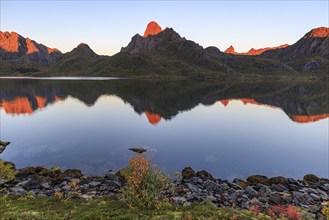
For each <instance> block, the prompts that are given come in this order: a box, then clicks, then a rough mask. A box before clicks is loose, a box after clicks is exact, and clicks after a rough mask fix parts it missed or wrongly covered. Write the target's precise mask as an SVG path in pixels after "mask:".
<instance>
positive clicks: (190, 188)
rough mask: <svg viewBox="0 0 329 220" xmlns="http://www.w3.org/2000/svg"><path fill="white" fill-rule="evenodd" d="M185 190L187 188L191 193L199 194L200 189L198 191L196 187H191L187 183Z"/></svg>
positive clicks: (191, 185)
mask: <svg viewBox="0 0 329 220" xmlns="http://www.w3.org/2000/svg"><path fill="white" fill-rule="evenodd" d="M186 185H187V188H189V190H191V192H192V193H197V194H198V193H200V192H201V189H199V188H198V187H197V186H196V185H193V184H191V183H187V184H186Z"/></svg>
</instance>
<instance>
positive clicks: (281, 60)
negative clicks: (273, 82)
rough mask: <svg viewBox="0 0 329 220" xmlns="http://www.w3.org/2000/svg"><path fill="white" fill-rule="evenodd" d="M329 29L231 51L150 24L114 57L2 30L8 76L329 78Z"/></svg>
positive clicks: (0, 50)
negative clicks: (47, 43)
mask: <svg viewBox="0 0 329 220" xmlns="http://www.w3.org/2000/svg"><path fill="white" fill-rule="evenodd" d="M328 39H329V28H327V27H319V28H315V29H312V30H311V31H309V32H308V33H306V34H305V35H304V36H303V37H302V38H301V39H300V40H298V41H297V42H296V43H294V44H292V45H287V44H283V45H281V46H278V47H267V48H260V49H253V48H252V49H250V50H249V51H248V52H246V53H238V52H235V50H234V48H233V47H232V46H231V47H229V48H228V49H227V50H226V51H225V52H222V51H220V50H219V49H218V48H216V47H207V48H203V47H202V46H200V45H199V44H197V43H195V42H193V41H191V40H187V39H185V38H184V37H181V36H180V35H179V34H178V33H177V32H176V31H174V30H173V29H172V28H165V29H162V28H161V27H160V26H159V25H158V24H157V23H156V22H150V23H149V24H148V25H147V28H146V30H145V32H144V35H143V36H140V35H139V34H136V35H135V36H133V37H132V39H131V41H130V43H129V44H128V45H127V46H126V47H123V48H122V49H121V51H120V52H119V53H117V54H115V55H113V56H100V55H97V54H96V53H95V52H94V51H93V50H92V49H91V48H90V47H89V46H88V45H87V44H84V43H82V44H79V45H78V46H77V47H76V48H74V49H73V50H72V51H70V52H67V53H65V54H63V53H62V52H60V51H59V50H58V49H53V48H49V47H47V46H45V45H42V44H39V43H37V42H35V41H33V40H31V39H29V38H24V37H22V36H21V35H19V34H17V33H15V32H11V33H9V32H0V64H1V65H0V75H2V76H17V75H28V76H115V77H144V76H147V77H150V76H156V77H158V76H161V77H194V76H196V77H200V76H202V77H234V76H246V75H248V76H253V75H257V76H258V75H261V76H281V75H284V76H285V75H292V76H299V75H316V76H326V77H327V76H328V68H329V40H328Z"/></svg>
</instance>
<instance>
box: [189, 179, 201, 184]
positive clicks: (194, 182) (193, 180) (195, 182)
mask: <svg viewBox="0 0 329 220" xmlns="http://www.w3.org/2000/svg"><path fill="white" fill-rule="evenodd" d="M190 182H191V183H193V184H202V183H203V180H202V179H200V178H199V177H193V178H191V180H190Z"/></svg>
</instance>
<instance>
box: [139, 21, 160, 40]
mask: <svg viewBox="0 0 329 220" xmlns="http://www.w3.org/2000/svg"><path fill="white" fill-rule="evenodd" d="M161 31H162V28H161V27H160V26H159V25H158V23H156V22H155V21H151V22H150V23H148V25H147V27H146V30H145V32H144V36H143V37H148V36H150V35H157V34H158V33H160V32H161Z"/></svg>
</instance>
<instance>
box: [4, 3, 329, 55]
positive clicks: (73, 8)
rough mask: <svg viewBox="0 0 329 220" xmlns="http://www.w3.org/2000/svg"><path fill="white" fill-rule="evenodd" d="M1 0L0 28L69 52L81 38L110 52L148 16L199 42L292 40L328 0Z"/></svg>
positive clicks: (240, 44)
mask: <svg viewBox="0 0 329 220" xmlns="http://www.w3.org/2000/svg"><path fill="white" fill-rule="evenodd" d="M0 1H1V31H15V32H18V33H19V34H21V35H22V36H24V37H29V38H31V39H33V40H35V41H37V42H38V43H43V44H45V45H47V46H49V47H56V48H58V49H60V50H61V51H63V52H67V51H70V50H72V49H73V48H74V47H76V46H77V45H78V44H79V43H80V42H85V43H87V44H89V45H90V47H91V48H92V49H93V50H94V51H95V52H96V53H98V54H104V55H112V54H115V53H117V52H119V51H120V48H121V47H123V46H126V45H127V44H128V43H129V41H130V39H131V37H132V36H133V35H135V34H136V33H139V34H143V33H144V30H145V27H146V25H147V23H148V22H149V21H152V20H154V21H157V22H158V23H159V25H160V26H161V27H162V28H164V27H172V28H173V29H174V30H176V31H177V32H178V33H179V34H180V35H181V36H184V37H186V38H187V39H190V40H193V41H195V42H197V43H199V44H200V45H202V46H203V47H208V46H216V47H218V48H219V49H220V50H225V49H226V48H227V47H229V46H230V45H233V46H234V47H235V49H236V51H247V50H249V49H250V48H251V47H254V48H260V47H266V46H277V45H280V44H284V43H288V44H292V43H294V42H296V41H297V40H298V39H299V38H301V37H302V36H303V35H304V34H305V33H306V32H308V31H309V30H311V29H312V28H315V27H319V26H326V27H328V19H329V18H328V7H329V6H328V1H288V2H287V1H123V2H122V1H121V2H120V1H4V0H0Z"/></svg>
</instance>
